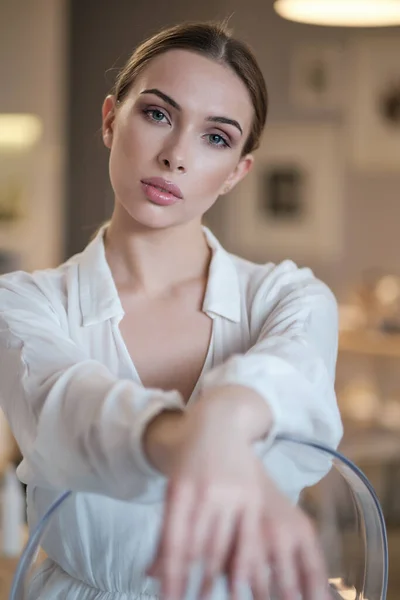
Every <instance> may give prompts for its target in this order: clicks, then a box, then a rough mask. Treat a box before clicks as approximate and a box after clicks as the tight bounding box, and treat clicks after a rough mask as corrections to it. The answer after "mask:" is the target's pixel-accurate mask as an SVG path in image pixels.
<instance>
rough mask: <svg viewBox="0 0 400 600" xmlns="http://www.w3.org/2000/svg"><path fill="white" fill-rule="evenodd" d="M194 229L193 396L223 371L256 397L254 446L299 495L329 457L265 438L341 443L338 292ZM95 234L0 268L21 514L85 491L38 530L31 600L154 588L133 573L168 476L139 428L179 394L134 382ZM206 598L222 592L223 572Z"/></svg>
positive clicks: (2, 379) (3, 349)
mask: <svg viewBox="0 0 400 600" xmlns="http://www.w3.org/2000/svg"><path fill="white" fill-rule="evenodd" d="M204 233H205V235H206V238H207V241H208V244H209V246H210V248H211V249H212V253H213V255H212V260H211V264H210V270H209V278H208V283H207V289H206V294H205V298H204V304H203V311H204V312H205V313H206V314H208V315H209V316H210V317H211V318H212V319H213V333H212V339H211V344H210V348H209V352H208V356H207V359H206V362H205V365H204V368H203V372H202V374H201V376H200V378H199V381H198V382H197V385H196V387H195V389H194V391H193V394H192V396H191V398H190V400H189V406H190V404H191V403H192V402H196V399H197V398H198V395H199V393H200V392H201V390H202V389H205V388H209V387H212V386H219V385H223V384H226V383H229V384H240V385H244V386H248V387H250V388H252V389H254V390H256V391H257V392H258V393H259V394H261V396H262V397H263V398H265V401H266V402H267V403H268V404H269V406H270V408H271V411H272V414H273V419H274V421H273V429H272V431H271V432H270V434H269V435H268V437H267V438H266V439H265V440H262V441H260V442H258V443H257V444H255V446H254V451H255V452H257V454H258V455H259V456H260V457H261V458H262V460H263V462H264V464H265V468H266V469H267V470H268V472H269V474H270V475H271V476H272V477H273V478H274V480H275V481H276V482H277V484H278V486H279V487H280V488H281V489H282V491H283V492H284V493H285V494H287V495H288V497H290V498H291V499H292V500H293V501H296V500H297V498H298V495H299V493H300V491H301V490H302V489H303V488H304V487H306V486H309V485H312V484H313V483H315V482H317V481H318V480H320V479H321V478H322V477H323V476H324V474H325V473H326V472H327V471H328V470H329V464H328V462H327V460H326V459H323V458H322V457H321V456H317V455H315V456H313V455H312V453H310V452H307V453H302V452H299V449H298V448H288V447H284V446H282V445H274V443H273V442H274V438H275V436H276V435H277V434H278V433H281V432H286V433H294V434H296V435H300V436H304V437H306V438H310V439H313V440H316V441H323V442H324V443H325V444H327V445H330V446H332V447H337V445H338V443H339V441H340V439H341V436H342V424H341V420H340V415H339V411H338V407H337V402H336V398H335V393H334V376H335V366H336V356H337V335H338V317H337V305H336V301H335V299H334V297H333V295H332V293H331V292H330V291H329V289H328V288H327V287H326V286H325V285H324V284H323V283H322V282H320V281H318V280H317V279H316V278H315V277H314V275H313V274H312V272H311V271H310V270H309V269H299V268H297V266H296V265H295V264H294V263H292V262H291V261H285V262H283V263H281V264H279V265H274V264H265V265H258V264H253V263H251V262H248V261H246V260H243V259H241V258H238V257H236V256H233V255H231V254H229V253H227V252H226V251H225V250H224V249H223V248H222V247H221V245H220V244H219V242H218V241H217V240H216V238H215V237H214V236H213V235H212V234H211V232H210V231H209V230H208V229H204ZM103 236H104V228H103V229H102V230H101V231H100V232H99V234H98V235H97V236H96V238H95V239H94V240H93V241H92V242H91V243H90V244H89V245H88V246H87V248H86V249H85V250H84V251H83V252H82V253H81V254H78V255H76V256H74V257H73V258H72V259H70V260H69V261H68V262H66V263H65V264H63V265H61V266H60V267H58V268H57V269H51V270H44V271H38V272H35V273H33V274H28V273H24V272H16V273H12V274H8V275H5V276H2V277H1V278H0V400H1V405H2V407H3V409H4V411H5V413H6V416H7V418H8V420H9V422H10V424H11V427H12V430H13V433H14V435H15V437H16V439H17V441H18V444H19V446H20V448H21V451H22V454H23V462H22V463H21V465H20V467H19V470H18V474H19V477H20V479H21V480H22V481H23V482H24V483H26V484H27V486H28V519H29V524H30V525H31V526H32V525H34V524H35V523H36V522H37V520H38V519H39V518H40V517H41V516H42V515H43V514H44V512H45V511H46V509H47V508H48V507H49V505H50V504H51V502H53V501H54V500H55V499H56V497H58V495H59V494H60V492H61V491H63V490H67V489H72V490H74V491H78V492H81V493H78V494H76V495H73V496H72V498H71V499H70V500H69V501H68V502H67V504H66V506H64V507H63V508H62V510H61V511H59V513H58V515H57V517H56V518H55V519H54V521H53V522H52V524H51V526H50V529H49V531H48V534H47V536H46V539H45V542H44V544H43V548H44V550H45V551H46V553H47V554H48V556H49V560H48V562H47V563H46V565H45V567H44V568H43V570H42V573H41V575H40V577H39V579H37V580H36V583H37V586H38V588H40V593H39V591H38V590H37V589H36V588H35V586H32V590H31V596H30V597H31V598H32V599H33V598H35V599H36V598H39V597H40V598H46V599H49V600H50V598H51V600H58V599H59V600H61V599H62V598H63V599H64V598H68V600H75V599H76V600H78V598H79V600H82V599H83V600H100V599H106V598H121V599H124V600H125V598H135V599H136V598H141V597H143V598H147V597H156V596H157V587H156V585H155V582H153V581H152V580H150V579H149V578H147V577H145V576H144V572H145V569H146V566H147V565H148V564H149V562H150V560H151V557H152V555H153V553H154V550H155V547H156V543H157V539H158V535H159V529H160V524H161V520H162V510H163V499H164V494H165V489H166V483H167V482H166V480H165V478H164V477H163V476H162V475H161V474H159V473H158V472H157V471H156V470H155V469H153V468H152V467H151V465H150V464H149V463H148V461H147V460H146V457H145V455H144V453H143V450H142V443H141V440H142V434H143V431H144V429H145V427H146V425H147V423H148V422H149V420H151V419H152V418H153V417H154V416H155V415H156V414H158V413H159V412H160V411H162V410H164V409H165V408H173V409H178V410H185V406H184V404H183V400H182V398H181V396H180V394H179V393H178V392H177V391H162V390H155V389H154V390H153V389H145V388H144V387H143V385H142V384H141V382H140V379H139V376H138V373H137V371H136V369H135V366H134V364H133V363H132V361H131V359H130V357H129V354H128V352H127V349H126V346H125V344H124V341H123V339H122V336H121V334H120V330H119V322H120V320H121V319H122V317H123V309H122V306H121V302H120V300H119V297H118V293H117V290H116V287H115V284H114V281H113V278H112V274H111V271H110V269H109V267H108V264H107V261H106V257H105V251H104V241H103ZM42 578H44V579H42ZM44 581H46V584H45V585H44V583H43V582H44ZM39 582H40V585H39ZM213 596H214V598H217V599H218V600H219V599H220V598H225V597H226V589H225V585H224V582H223V580H222V579H221V581H219V582H218V583H217V585H216V587H215V590H214V595H213ZM188 597H190V594H188Z"/></svg>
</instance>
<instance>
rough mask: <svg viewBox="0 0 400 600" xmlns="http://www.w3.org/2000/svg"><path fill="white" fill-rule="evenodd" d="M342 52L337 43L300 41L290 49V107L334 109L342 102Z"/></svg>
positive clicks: (343, 72) (341, 105) (338, 107)
mask: <svg viewBox="0 0 400 600" xmlns="http://www.w3.org/2000/svg"><path fill="white" fill-rule="evenodd" d="M344 64H345V54H344V48H343V46H342V45H341V44H326V43H319V44H317V43H316V44H300V45H299V46H297V47H295V48H294V49H293V52H292V57H291V63H290V76H289V97H290V100H291V103H292V105H293V106H294V107H296V108H300V109H306V110H326V111H338V110H340V109H341V108H342V107H343V104H344V89H345V69H344Z"/></svg>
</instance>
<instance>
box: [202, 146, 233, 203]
mask: <svg viewBox="0 0 400 600" xmlns="http://www.w3.org/2000/svg"><path fill="white" fill-rule="evenodd" d="M228 154H230V155H228ZM215 155H216V156H215ZM221 155H222V156H221ZM235 166H236V160H234V159H233V157H232V154H231V153H230V151H229V150H214V151H209V150H208V152H207V155H205V156H204V155H203V157H202V160H199V162H198V168H197V169H196V170H195V173H196V174H195V177H194V178H195V179H196V181H197V183H196V186H195V188H194V189H196V190H197V195H201V194H211V195H212V194H213V193H215V192H218V191H219V190H220V189H221V187H222V186H223V184H224V183H225V181H226V179H227V178H228V177H229V175H230V174H231V173H232V171H234V169H235Z"/></svg>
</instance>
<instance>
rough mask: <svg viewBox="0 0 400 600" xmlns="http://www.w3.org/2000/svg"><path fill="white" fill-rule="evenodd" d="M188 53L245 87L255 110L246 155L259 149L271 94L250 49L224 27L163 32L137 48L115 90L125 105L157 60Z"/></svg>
mask: <svg viewBox="0 0 400 600" xmlns="http://www.w3.org/2000/svg"><path fill="white" fill-rule="evenodd" d="M176 49H182V50H189V51H192V52H197V53H198V54H202V55H203V56H206V57H207V58H210V59H213V60H215V61H217V62H219V63H221V64H223V65H226V66H228V67H229V68H231V69H232V70H233V71H234V72H235V73H236V75H238V77H240V79H241V80H242V81H243V83H244V84H245V86H246V88H247V90H248V92H249V94H250V98H251V101H252V103H253V107H254V118H253V125H252V128H251V131H250V134H249V137H248V139H247V140H246V143H245V145H244V148H243V154H247V153H248V152H252V151H253V150H255V149H256V148H258V146H259V143H260V138H261V134H262V132H263V129H264V125H265V121H266V118H267V112H268V93H267V88H266V85H265V80H264V77H263V74H262V72H261V70H260V67H259V66H258V63H257V61H256V59H255V57H254V55H253V52H252V51H251V50H250V48H249V47H248V46H247V45H246V44H245V43H244V42H241V41H239V40H237V39H235V38H234V37H232V34H231V33H230V31H229V30H228V29H227V27H226V26H225V25H224V24H222V23H221V24H218V23H184V24H181V25H176V26H175V27H171V28H169V29H163V30H162V31H160V32H159V33H157V34H156V35H153V36H152V37H150V38H148V39H147V40H146V41H145V42H143V43H142V44H141V45H140V46H138V47H137V48H136V50H135V51H134V53H133V54H132V56H131V57H130V58H129V60H128V61H127V63H126V64H125V66H124V67H123V69H122V70H121V72H120V73H119V75H118V77H117V80H116V82H115V87H114V92H113V93H114V95H115V97H116V100H117V102H122V101H123V100H124V98H125V96H126V95H127V94H128V92H129V89H130V87H131V85H132V84H133V82H134V81H135V79H136V77H137V76H138V75H139V73H140V72H141V71H142V70H143V69H144V68H145V66H146V65H147V64H148V63H149V62H150V61H151V60H152V59H153V58H154V57H156V56H158V55H160V54H163V53H164V52H167V51H168V50H176Z"/></svg>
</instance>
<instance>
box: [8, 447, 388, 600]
mask: <svg viewBox="0 0 400 600" xmlns="http://www.w3.org/2000/svg"><path fill="white" fill-rule="evenodd" d="M276 444H283V445H285V446H286V448H285V449H286V450H288V451H289V454H290V453H291V452H292V451H293V450H294V451H295V452H296V453H297V455H298V453H299V452H301V451H303V452H304V460H305V461H307V453H309V452H311V453H313V455H314V454H315V453H318V456H319V457H320V458H321V459H323V460H325V465H326V464H328V467H327V468H326V469H325V471H326V473H327V475H325V477H323V478H322V479H320V480H319V481H318V483H316V484H315V485H312V486H310V487H308V488H306V489H304V490H303V491H302V493H301V494H300V498H299V505H300V506H301V507H302V508H303V509H304V510H305V511H306V513H307V514H308V515H309V516H310V518H311V519H312V520H313V521H314V523H315V525H316V528H317V531H318V533H319V537H320V541H321V545H322V548H323V551H324V554H325V560H326V564H327V569H328V574H329V583H330V589H331V594H332V598H333V599H336V600H361V599H364V598H365V599H368V600H386V595H387V585H388V564H389V559H388V543H387V534H386V527H385V521H384V517H383V513H382V509H381V506H380V503H379V501H378V498H377V496H376V494H375V492H374V490H373V488H372V486H371V484H370V482H369V481H368V479H367V477H366V476H365V475H364V474H363V473H362V471H360V469H359V468H358V467H357V466H356V465H355V464H354V463H352V462H351V461H350V460H349V459H347V458H346V457H345V456H343V455H342V454H340V453H339V452H336V451H334V450H332V449H330V448H328V447H326V446H324V445H323V444H319V443H315V442H311V441H309V440H304V439H299V438H295V437H293V436H288V435H282V436H279V437H278V438H277V440H276ZM313 458H314V459H315V456H314V457H313ZM323 460H322V463H323ZM317 479H318V477H317ZM317 479H316V480H317ZM70 495H71V492H68V491H67V492H65V493H64V494H62V495H61V496H60V497H59V498H58V500H57V501H56V502H55V503H54V504H53V505H52V506H51V507H50V508H49V510H48V511H47V513H46V514H45V515H44V517H43V518H42V519H41V521H40V522H39V523H38V525H37V526H36V528H35V529H34V530H33V531H32V532H31V534H30V537H29V540H28V543H27V545H26V547H25V549H24V552H23V553H22V555H21V558H20V561H19V563H18V566H17V569H16V572H15V575H14V580H13V584H12V589H11V594H10V597H9V598H10V600H25V599H26V597H27V590H28V589H29V581H30V578H31V576H32V574H33V572H34V567H35V561H36V560H37V556H38V551H39V549H40V544H41V540H42V539H43V536H44V534H45V532H46V527H47V525H48V524H49V523H50V521H51V518H52V517H53V515H54V513H55V512H56V511H58V510H62V505H63V503H64V502H65V501H66V500H67V498H68V497H69V496H70Z"/></svg>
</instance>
